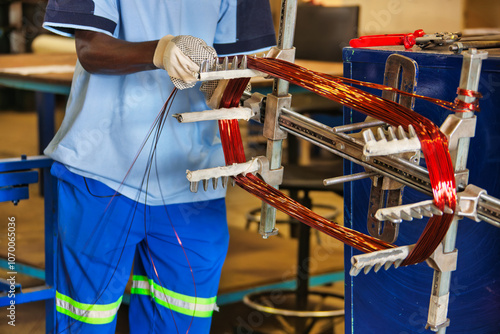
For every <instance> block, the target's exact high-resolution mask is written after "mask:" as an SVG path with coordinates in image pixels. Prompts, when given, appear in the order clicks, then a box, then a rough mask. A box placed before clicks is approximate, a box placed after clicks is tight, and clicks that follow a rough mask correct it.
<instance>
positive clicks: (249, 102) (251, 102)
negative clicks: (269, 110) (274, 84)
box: [243, 93, 266, 122]
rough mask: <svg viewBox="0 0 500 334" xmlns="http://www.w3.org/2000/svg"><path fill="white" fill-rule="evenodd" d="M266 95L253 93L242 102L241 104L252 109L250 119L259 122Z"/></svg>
mask: <svg viewBox="0 0 500 334" xmlns="http://www.w3.org/2000/svg"><path fill="white" fill-rule="evenodd" d="M265 102H266V96H265V95H264V94H261V93H253V94H252V96H250V97H249V98H248V99H246V100H245V101H244V102H243V106H244V107H246V108H249V109H250V110H252V114H253V116H252V117H251V118H252V119H254V120H256V121H258V122H261V117H262V114H263V110H265Z"/></svg>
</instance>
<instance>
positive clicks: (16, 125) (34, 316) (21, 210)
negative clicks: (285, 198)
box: [0, 112, 343, 334]
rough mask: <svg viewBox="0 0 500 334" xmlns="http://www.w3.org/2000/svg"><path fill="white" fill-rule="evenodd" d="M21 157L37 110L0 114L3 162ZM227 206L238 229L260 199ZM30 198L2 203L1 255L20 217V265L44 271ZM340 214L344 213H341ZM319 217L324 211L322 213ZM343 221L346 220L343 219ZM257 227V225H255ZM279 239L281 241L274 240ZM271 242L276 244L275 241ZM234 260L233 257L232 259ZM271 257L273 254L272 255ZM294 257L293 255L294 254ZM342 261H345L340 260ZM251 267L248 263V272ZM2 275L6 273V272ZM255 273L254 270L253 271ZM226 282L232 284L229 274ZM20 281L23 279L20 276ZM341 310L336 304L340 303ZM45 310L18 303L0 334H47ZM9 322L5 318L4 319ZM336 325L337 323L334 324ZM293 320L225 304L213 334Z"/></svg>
mask: <svg viewBox="0 0 500 334" xmlns="http://www.w3.org/2000/svg"><path fill="white" fill-rule="evenodd" d="M21 154H26V155H36V154H37V143H36V115H35V114H34V113H33V112H23V113H14V112H0V158H11V157H16V156H20V155H21ZM228 192H229V193H228V197H227V207H228V221H229V224H230V225H231V226H232V227H234V228H239V229H243V228H244V227H245V224H246V221H245V214H246V213H247V212H248V210H249V209H250V208H254V207H258V206H259V203H260V202H259V201H258V200H257V199H255V198H253V197H252V196H251V195H249V194H247V193H245V192H244V191H243V190H241V189H239V188H230V189H229V190H228ZM30 196H31V198H30V200H29V201H21V202H20V203H19V205H17V206H13V205H12V203H0V220H1V221H0V227H1V228H2V230H0V245H1V246H0V256H1V257H5V248H6V247H4V245H5V244H6V242H5V240H6V233H5V231H6V227H5V226H6V222H7V217H10V216H16V220H17V222H18V224H17V231H16V232H17V249H16V256H17V260H18V262H23V263H28V264H31V265H33V266H36V267H40V268H42V267H43V235H44V234H43V233H44V231H43V215H42V212H43V209H42V199H41V198H40V197H39V196H38V189H37V187H36V186H34V187H32V188H31V190H30ZM312 197H313V202H315V203H316V202H317V203H324V204H331V205H335V206H338V207H340V208H341V207H342V198H341V197H339V196H338V195H335V194H333V193H327V192H318V193H312ZM341 211H342V210H341ZM320 213H321V212H320ZM337 221H339V222H341V221H342V217H339V218H338V220H337ZM254 228H255V227H254ZM281 232H282V233H281V234H282V237H284V238H287V237H288V235H289V231H288V229H287V228H284V229H281ZM276 238H279V237H276ZM311 240H312V243H313V244H316V243H317V241H318V240H320V241H322V242H323V243H326V244H329V245H330V246H332V245H333V246H332V247H333V248H334V249H336V250H338V251H339V252H340V253H339V254H341V252H342V245H341V244H340V243H337V242H332V240H331V239H330V238H327V237H326V236H324V235H322V236H319V237H318V236H317V235H316V234H315V233H312V239H311ZM267 242H273V240H272V239H270V240H268V241H267ZM228 256H231V253H230V254H229V255H228ZM269 256H272V254H269ZM291 256H294V254H292V255H291ZM337 261H340V262H342V259H341V258H340V259H337ZM251 267H252V263H248V268H251ZM2 273H3V272H2ZM249 273H250V274H251V273H252V271H251V269H250V270H249ZM227 275H229V276H228V277H226V279H228V280H231V277H230V275H231V272H230V271H229V272H228V273H227ZM20 279H21V278H20ZM21 281H22V283H23V284H26V285H29V284H34V283H36V282H34V281H33V280H32V279H29V278H22V279H21ZM324 289H327V290H328V291H335V292H338V293H343V284H342V282H339V283H336V284H334V285H333V286H331V287H327V288H324ZM337 307H338V305H337ZM126 309H127V307H126V306H124V307H122V309H121V310H120V314H119V325H118V328H117V333H128V326H127V312H126ZM44 316H45V311H44V306H43V303H40V302H38V303H31V304H27V305H18V309H17V318H16V322H17V324H18V326H16V327H15V328H12V327H10V326H7V325H6V321H5V319H4V320H1V321H0V333H43V332H44V327H45V325H44V323H45V321H44ZM3 318H5V317H4V316H2V317H0V319H3ZM332 324H334V325H332ZM293 326H294V325H293V321H292V320H290V319H289V318H285V317H272V316H268V315H265V314H263V313H260V312H257V311H254V310H251V309H249V308H248V307H247V306H245V305H244V304H242V303H234V304H229V305H226V306H222V307H221V310H220V312H218V313H217V314H215V316H214V318H213V326H212V331H211V333H216V334H221V333H223V334H226V333H227V334H231V333H249V334H250V333H255V334H258V333H293ZM314 328H315V329H314V330H313V331H312V332H311V333H343V319H342V318H336V319H335V320H334V321H333V322H332V321H320V322H318V324H316V326H315V327H314Z"/></svg>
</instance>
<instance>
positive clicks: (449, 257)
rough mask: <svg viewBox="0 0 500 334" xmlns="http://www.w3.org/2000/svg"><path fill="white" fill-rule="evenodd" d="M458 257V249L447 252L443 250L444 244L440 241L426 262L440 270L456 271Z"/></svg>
mask: <svg viewBox="0 0 500 334" xmlns="http://www.w3.org/2000/svg"><path fill="white" fill-rule="evenodd" d="M457 258H458V250H457V249H454V250H453V251H452V252H449V253H445V252H444V250H443V244H442V243H440V244H439V246H437V248H436V250H435V251H434V253H432V255H431V256H429V258H428V259H427V260H426V262H427V265H429V267H431V268H432V269H434V270H438V271H440V272H445V271H455V270H457Z"/></svg>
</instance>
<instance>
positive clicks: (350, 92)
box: [248, 57, 456, 265]
mask: <svg viewBox="0 0 500 334" xmlns="http://www.w3.org/2000/svg"><path fill="white" fill-rule="evenodd" d="M248 67H249V68H252V69H256V70H259V71H261V72H264V73H267V74H270V75H271V76H273V77H276V78H280V79H283V80H286V81H288V82H290V83H293V84H296V85H298V86H301V87H303V88H306V89H308V90H310V91H312V92H315V93H316V94H319V95H321V96H324V97H326V98H329V99H331V100H334V101H337V102H340V103H342V104H344V105H346V106H348V107H350V108H352V109H354V110H357V111H359V112H362V113H364V114H366V115H370V116H372V117H375V118H377V119H380V120H382V121H384V122H386V123H388V124H390V125H393V126H398V125H401V126H403V128H404V129H405V130H406V131H408V126H409V125H410V124H411V125H412V126H413V127H414V128H415V131H416V133H417V136H418V138H419V140H420V142H421V146H422V152H423V154H424V157H425V161H426V163H427V167H428V170H429V178H430V181H431V185H432V190H433V195H434V203H435V204H436V206H437V207H438V208H440V209H441V210H442V211H443V210H444V208H445V206H448V207H450V208H451V209H452V210H455V207H456V188H455V176H454V172H453V166H452V163H451V158H450V154H449V151H448V140H447V138H446V136H445V135H444V134H443V133H442V132H441V131H440V130H439V128H438V127H437V126H436V125H435V124H434V123H432V122H431V121H430V120H428V119H427V118H425V117H423V116H422V115H420V114H418V113H416V112H414V111H412V110H410V109H408V108H404V107H403V106H401V105H399V104H397V103H395V102H393V101H389V100H385V99H383V98H381V97H378V96H375V95H373V94H370V93H367V92H365V91H363V90H361V89H359V88H356V87H352V86H349V85H346V84H344V83H342V82H341V81H342V80H340V79H339V78H338V77H332V76H329V75H324V74H321V73H317V72H313V71H309V70H307V69H305V68H303V67H300V66H298V65H296V64H293V63H288V62H285V61H282V60H279V59H271V58H253V57H252V58H249V59H248ZM344 81H346V82H347V80H344ZM351 83H352V81H351ZM365 86H366V85H365ZM431 102H432V101H431ZM434 102H436V101H434ZM443 106H444V105H443ZM452 219H453V214H444V215H443V216H434V217H432V218H431V219H429V222H428V223H427V225H426V227H425V229H424V231H423V233H422V235H421V236H420V238H419V240H418V241H417V243H416V245H415V248H414V249H413V251H412V252H411V253H410V255H409V256H408V258H407V259H406V260H405V261H404V262H403V265H410V264H415V263H419V262H422V261H424V260H425V259H427V258H428V257H429V256H430V255H431V254H432V253H433V252H434V250H435V249H436V247H437V246H438V245H439V243H440V242H441V240H442V239H443V237H444V235H445V234H446V232H447V231H448V228H449V225H450V224H451V221H452Z"/></svg>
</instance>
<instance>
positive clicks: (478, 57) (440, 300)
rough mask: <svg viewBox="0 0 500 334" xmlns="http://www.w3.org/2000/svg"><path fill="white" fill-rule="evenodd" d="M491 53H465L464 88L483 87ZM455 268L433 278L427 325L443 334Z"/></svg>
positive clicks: (458, 167) (449, 239) (461, 153)
mask: <svg viewBox="0 0 500 334" xmlns="http://www.w3.org/2000/svg"><path fill="white" fill-rule="evenodd" d="M487 55H488V54H487V53H485V52H482V53H478V52H477V50H476V49H471V50H469V52H467V53H465V54H464V59H463V64H462V74H461V77H460V88H462V89H467V90H473V91H477V89H478V87H479V78H480V74H481V65H482V60H483V59H485V58H486V57H487ZM458 98H459V99H461V100H463V101H464V102H466V103H470V102H472V101H473V99H474V98H472V97H467V96H459V97H458ZM455 116H457V117H459V118H471V117H474V113H473V112H457V113H455ZM469 144H470V138H467V137H465V138H460V139H459V141H458V147H457V151H456V156H455V155H453V157H455V159H453V158H452V162H453V163H454V166H455V172H461V171H465V170H466V165H467V157H468V154H469ZM458 220H459V218H458V216H457V215H455V217H454V219H453V221H452V223H451V225H450V228H449V230H448V232H447V234H446V236H445V237H444V239H443V242H442V244H443V252H444V253H445V254H446V253H450V252H453V251H454V249H455V241H456V238H457V228H458ZM450 282H451V271H445V272H441V271H439V270H434V278H433V281H432V294H431V300H430V305H429V316H428V319H427V327H428V328H430V329H431V330H432V331H435V332H437V333H439V334H445V333H446V327H447V326H448V325H449V323H450V321H449V319H447V313H448V301H449V295H450Z"/></svg>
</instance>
